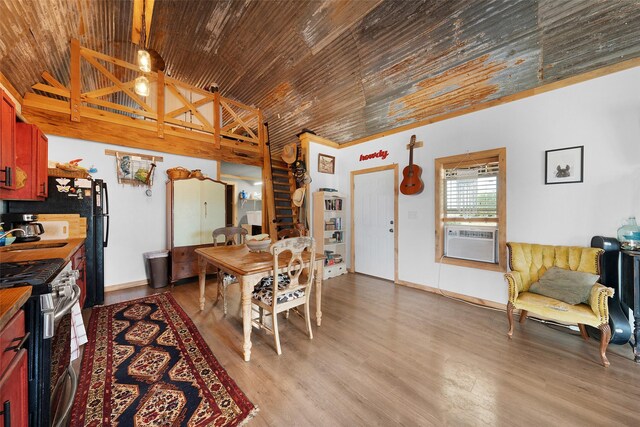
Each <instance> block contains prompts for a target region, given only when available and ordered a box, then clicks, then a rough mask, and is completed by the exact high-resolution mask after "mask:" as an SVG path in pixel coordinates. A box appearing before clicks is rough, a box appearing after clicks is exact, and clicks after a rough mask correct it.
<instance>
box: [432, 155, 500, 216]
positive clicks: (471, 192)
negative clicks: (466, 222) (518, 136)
mask: <svg viewBox="0 0 640 427" xmlns="http://www.w3.org/2000/svg"><path fill="white" fill-rule="evenodd" d="M498 170H499V164H498V162H497V161H496V162H488V163H484V164H481V165H474V166H470V167H462V168H460V167H453V168H450V169H447V168H445V170H444V217H445V218H497V217H498Z"/></svg>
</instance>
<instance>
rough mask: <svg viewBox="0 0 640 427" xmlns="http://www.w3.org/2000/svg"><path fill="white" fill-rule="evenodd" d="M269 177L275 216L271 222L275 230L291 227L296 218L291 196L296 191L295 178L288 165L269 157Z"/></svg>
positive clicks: (296, 213) (296, 214) (296, 208)
mask: <svg viewBox="0 0 640 427" xmlns="http://www.w3.org/2000/svg"><path fill="white" fill-rule="evenodd" d="M271 179H272V185H273V202H274V207H275V217H274V219H273V223H274V224H275V226H276V232H277V231H280V230H284V229H287V228H293V227H294V225H295V223H296V222H297V220H298V207H296V206H294V205H293V202H292V201H291V198H292V196H293V193H294V192H295V191H296V180H295V178H294V177H293V173H292V171H291V168H290V167H289V165H288V164H287V163H285V162H283V161H281V160H274V159H273V158H272V159H271Z"/></svg>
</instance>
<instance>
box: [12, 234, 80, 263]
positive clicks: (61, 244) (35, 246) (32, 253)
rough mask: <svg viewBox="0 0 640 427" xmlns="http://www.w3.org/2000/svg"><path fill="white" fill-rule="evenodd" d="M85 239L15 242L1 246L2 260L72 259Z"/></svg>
mask: <svg viewBox="0 0 640 427" xmlns="http://www.w3.org/2000/svg"><path fill="white" fill-rule="evenodd" d="M83 244H84V239H79V238H77V239H67V240H40V241H37V242H28V243H14V244H12V245H9V246H3V247H0V262H18V261H31V260H36V259H47V258H63V259H64V260H65V261H70V260H71V255H73V254H74V253H75V252H76V251H77V250H78V248H80V246H82V245H83Z"/></svg>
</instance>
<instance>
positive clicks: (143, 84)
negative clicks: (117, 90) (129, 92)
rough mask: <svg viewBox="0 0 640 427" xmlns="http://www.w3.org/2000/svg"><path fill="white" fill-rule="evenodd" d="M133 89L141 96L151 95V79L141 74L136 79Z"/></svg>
mask: <svg viewBox="0 0 640 427" xmlns="http://www.w3.org/2000/svg"><path fill="white" fill-rule="evenodd" d="M133 90H134V91H135V92H136V93H137V94H138V95H140V96H149V79H147V78H146V77H145V76H140V77H138V78H137V79H136V81H135V84H134V86H133Z"/></svg>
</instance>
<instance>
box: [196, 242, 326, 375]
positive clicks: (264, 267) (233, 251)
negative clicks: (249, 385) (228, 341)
mask: <svg viewBox="0 0 640 427" xmlns="http://www.w3.org/2000/svg"><path fill="white" fill-rule="evenodd" d="M195 252H196V254H197V255H198V267H199V276H198V277H199V285H200V300H199V301H200V310H201V311H202V310H204V305H205V296H204V290H205V281H206V275H207V265H209V264H211V265H213V266H214V267H216V268H219V269H220V270H222V271H223V272H225V273H229V274H233V275H234V276H236V277H237V279H238V282H239V283H240V289H241V292H242V329H243V336H244V341H243V345H242V349H243V353H244V360H245V361H247V362H248V361H249V360H250V359H251V294H252V292H253V288H254V287H255V286H256V285H257V284H258V283H260V280H261V279H262V278H264V277H268V276H271V275H273V255H271V254H270V253H269V252H251V251H249V248H248V247H247V246H246V245H235V246H212V247H206V248H198V249H196V251H195ZM310 257H311V256H310V254H309V253H308V252H304V253H303V257H302V258H303V261H304V263H305V267H309V259H310ZM289 259H290V256H286V255H285V254H281V255H280V257H279V259H278V262H279V264H278V268H283V267H286V266H287V264H288V262H289ZM323 260H324V255H323V254H317V253H316V254H315V260H314V261H313V266H314V268H315V278H314V285H315V293H316V323H317V325H318V326H320V324H321V323H322V273H323V264H324V262H323Z"/></svg>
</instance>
